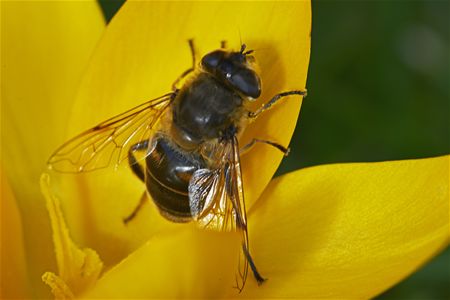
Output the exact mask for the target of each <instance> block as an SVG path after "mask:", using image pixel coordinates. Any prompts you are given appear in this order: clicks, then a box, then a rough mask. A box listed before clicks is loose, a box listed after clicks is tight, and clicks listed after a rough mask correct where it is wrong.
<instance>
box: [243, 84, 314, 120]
mask: <svg viewBox="0 0 450 300" xmlns="http://www.w3.org/2000/svg"><path fill="white" fill-rule="evenodd" d="M306 94H307V91H306V90H295V91H288V92H283V93H279V94H276V95H275V96H273V97H272V99H270V100H269V101H268V102H266V103H265V104H264V105H263V106H261V107H260V108H259V109H258V110H257V111H255V112H249V113H248V117H249V118H252V119H254V118H256V117H258V115H259V114H260V113H262V112H264V111H266V110H268V109H269V108H270V107H272V105H274V104H275V103H276V102H278V100H280V99H281V98H284V97H286V96H290V95H300V96H303V97H306Z"/></svg>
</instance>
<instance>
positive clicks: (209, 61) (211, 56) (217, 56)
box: [202, 50, 225, 72]
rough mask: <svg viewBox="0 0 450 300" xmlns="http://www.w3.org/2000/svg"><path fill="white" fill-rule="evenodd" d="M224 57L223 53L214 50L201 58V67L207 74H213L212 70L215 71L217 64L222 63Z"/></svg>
mask: <svg viewBox="0 0 450 300" xmlns="http://www.w3.org/2000/svg"><path fill="white" fill-rule="evenodd" d="M224 56H225V51H222V50H216V51H213V52H211V53H208V54H206V55H205V56H203V58H202V67H203V68H204V69H205V70H207V71H209V72H213V71H214V69H216V68H217V66H218V65H219V63H220V62H221V61H222V59H223V58H224Z"/></svg>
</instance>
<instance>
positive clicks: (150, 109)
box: [47, 93, 175, 173]
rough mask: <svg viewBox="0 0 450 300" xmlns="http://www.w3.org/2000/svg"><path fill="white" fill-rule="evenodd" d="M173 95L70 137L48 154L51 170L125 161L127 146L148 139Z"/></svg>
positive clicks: (89, 168) (92, 167)
mask: <svg viewBox="0 0 450 300" xmlns="http://www.w3.org/2000/svg"><path fill="white" fill-rule="evenodd" d="M174 96H175V94H174V93H169V94H166V95H163V96H161V97H159V98H156V99H153V100H150V101H147V102H145V103H143V104H141V105H139V106H136V107H135V108H132V109H130V110H128V111H126V112H124V113H122V114H120V115H117V116H115V117H113V118H111V119H108V120H106V121H104V122H102V123H100V124H98V125H97V126H95V127H93V128H91V129H89V130H87V131H85V132H83V133H81V134H79V135H78V136H75V137H74V138H72V139H70V140H69V141H67V142H66V143H64V144H63V145H61V147H59V148H58V149H56V151H55V152H54V153H53V154H52V155H51V156H50V158H49V160H48V162H47V164H48V167H49V168H50V169H53V170H55V171H58V172H62V173H79V172H88V171H93V170H97V169H101V168H106V167H108V166H110V165H112V164H114V166H115V167H117V166H119V164H120V163H121V162H122V161H123V160H126V159H127V157H128V149H129V147H131V146H132V145H134V144H135V143H137V142H139V141H143V140H146V139H149V138H150V137H151V135H152V133H153V129H154V128H155V125H156V124H157V123H158V122H159V120H160V118H161V116H162V114H163V113H164V111H165V110H166V109H167V108H168V107H169V105H170V103H171V102H172V100H173V99H174Z"/></svg>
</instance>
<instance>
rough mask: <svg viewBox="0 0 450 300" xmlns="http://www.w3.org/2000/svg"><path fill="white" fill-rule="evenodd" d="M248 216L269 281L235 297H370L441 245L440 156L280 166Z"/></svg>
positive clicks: (445, 220) (444, 182)
mask: <svg viewBox="0 0 450 300" xmlns="http://www.w3.org/2000/svg"><path fill="white" fill-rule="evenodd" d="M249 224H250V236H251V237H252V250H253V254H254V258H255V260H256V263H257V264H258V266H259V268H260V271H261V272H262V273H263V274H264V275H265V276H267V277H268V278H269V280H268V281H267V282H266V283H264V284H263V285H262V286H260V287H256V286H254V284H253V282H252V281H250V282H249V283H250V284H249V286H247V289H245V290H244V292H243V293H242V296H243V297H244V298H245V297H248V298H259V297H268V298H271V297H278V298H280V297H282V298H297V299H303V298H309V299H312V298H315V299H322V298H328V299H343V298H346V299H362V298H364V299H367V298H372V297H374V296H375V295H377V294H379V293H381V292H382V291H384V290H386V289H387V288H389V287H390V286H392V285H394V284H395V283H397V282H398V281H400V280H401V279H403V278H405V277H406V276H407V275H409V274H411V273H412V272H413V271H414V270H416V269H417V268H418V267H420V266H421V265H422V264H424V263H425V262H426V261H427V260H428V259H430V258H431V257H432V256H434V255H436V254H437V253H438V252H439V251H440V250H442V249H443V248H444V247H446V246H447V245H448V242H449V156H443V157H437V158H429V159H421V160H405V161H395V162H381V163H354V164H336V165H325V166H319V167H313V168H307V169H303V170H299V171H296V172H294V173H290V174H288V175H285V176H282V177H280V178H277V179H275V180H274V181H273V182H271V183H270V185H269V186H268V188H267V190H266V191H265V192H264V194H263V195H262V197H261V199H260V200H258V202H257V203H256V205H255V206H254V207H253V209H252V211H251V214H250V219H249ZM280 245H281V246H280ZM251 284H253V287H251V286H250V285H251Z"/></svg>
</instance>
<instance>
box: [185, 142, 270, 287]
mask: <svg viewBox="0 0 450 300" xmlns="http://www.w3.org/2000/svg"><path fill="white" fill-rule="evenodd" d="M220 151H221V153H222V155H223V161H222V164H221V165H220V166H219V167H218V168H217V169H214V170H207V169H201V170H198V171H196V172H195V173H194V174H193V176H192V178H191V181H190V183H189V200H190V202H191V212H192V213H193V215H194V219H196V221H197V222H198V224H199V225H200V226H203V227H206V228H210V229H216V230H226V231H237V232H239V233H240V235H241V240H242V252H241V253H240V258H239V264H238V272H237V274H236V288H238V289H239V290H242V289H243V287H244V285H245V282H246V280H247V275H248V268H249V265H250V267H251V269H252V271H253V273H254V275H255V278H256V279H257V280H258V282H262V281H264V279H263V278H262V277H261V276H260V275H259V273H258V271H257V270H256V267H255V265H254V263H253V261H252V259H251V256H250V253H249V240H248V233H247V215H246V210H245V200H244V191H243V184H242V173H241V165H240V158H239V144H238V141H237V138H236V137H233V138H232V139H231V140H229V141H225V142H223V144H222V149H221V150H220Z"/></svg>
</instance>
